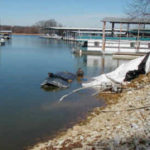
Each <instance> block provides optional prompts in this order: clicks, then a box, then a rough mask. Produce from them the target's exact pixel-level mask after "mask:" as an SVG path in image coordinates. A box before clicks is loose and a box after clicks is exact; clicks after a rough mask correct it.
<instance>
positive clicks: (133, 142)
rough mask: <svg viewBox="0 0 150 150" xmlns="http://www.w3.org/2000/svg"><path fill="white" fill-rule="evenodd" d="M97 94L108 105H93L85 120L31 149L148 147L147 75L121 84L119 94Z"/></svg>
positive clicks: (149, 104) (149, 106) (149, 96)
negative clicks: (103, 106)
mask: <svg viewBox="0 0 150 150" xmlns="http://www.w3.org/2000/svg"><path fill="white" fill-rule="evenodd" d="M100 96H102V97H104V98H105V99H106V100H107V102H108V105H107V107H105V108H96V109H95V110H94V111H93V112H92V113H91V115H90V116H88V117H87V120H86V121H83V122H82V123H81V124H78V125H75V126H74V127H73V128H71V129H68V130H67V131H66V133H65V134H63V135H60V136H58V137H56V138H55V139H52V140H49V141H48V142H46V143H40V144H37V145H35V146H34V147H33V148H31V149H33V150H55V149H58V150H71V149H75V150H80V149H81V150H95V149H97V150H101V149H102V150H104V149H111V150H121V149H122V150H126V149H127V150H128V149H131V150H132V149H139V150H144V149H145V150H147V149H150V74H149V75H147V76H146V75H145V76H140V77H139V78H138V79H135V80H134V81H132V82H131V84H129V85H128V86H124V89H123V92H122V93H121V94H109V93H103V94H100Z"/></svg>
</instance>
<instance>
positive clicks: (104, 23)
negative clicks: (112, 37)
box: [102, 21, 106, 51]
mask: <svg viewBox="0 0 150 150" xmlns="http://www.w3.org/2000/svg"><path fill="white" fill-rule="evenodd" d="M105 28H106V21H104V22H103V40H102V50H103V51H105V42H106V41H105Z"/></svg>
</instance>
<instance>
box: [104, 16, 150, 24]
mask: <svg viewBox="0 0 150 150" xmlns="http://www.w3.org/2000/svg"><path fill="white" fill-rule="evenodd" d="M102 22H110V23H122V24H150V19H146V18H135V19H132V18H117V17H106V18H104V19H103V20H102Z"/></svg>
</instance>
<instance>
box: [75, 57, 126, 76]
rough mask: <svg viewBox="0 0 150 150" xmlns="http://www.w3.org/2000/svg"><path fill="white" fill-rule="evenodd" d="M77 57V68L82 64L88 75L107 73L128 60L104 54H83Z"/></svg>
mask: <svg viewBox="0 0 150 150" xmlns="http://www.w3.org/2000/svg"><path fill="white" fill-rule="evenodd" d="M76 57H77V68H78V67H79V66H82V68H85V66H86V68H85V70H84V71H85V72H86V75H88V76H89V77H92V76H97V75H100V74H103V73H108V72H111V71H113V70H114V69H116V68H117V67H118V66H120V65H121V64H123V63H126V62H128V60H119V59H113V58H112V55H106V56H94V55H83V56H81V57H80V56H76Z"/></svg>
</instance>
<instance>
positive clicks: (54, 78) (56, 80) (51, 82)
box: [41, 72, 76, 88]
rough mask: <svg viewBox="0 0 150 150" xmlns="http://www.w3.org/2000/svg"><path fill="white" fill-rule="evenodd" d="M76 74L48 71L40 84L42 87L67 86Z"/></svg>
mask: <svg viewBox="0 0 150 150" xmlns="http://www.w3.org/2000/svg"><path fill="white" fill-rule="evenodd" d="M75 77H76V75H74V74H72V73H70V72H58V73H56V74H54V73H48V78H47V79H46V80H45V81H44V82H43V83H42V84H41V87H42V88H49V87H54V88H56V87H57V88H68V87H69V86H70V83H71V82H72V81H73V80H74V79H75Z"/></svg>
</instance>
